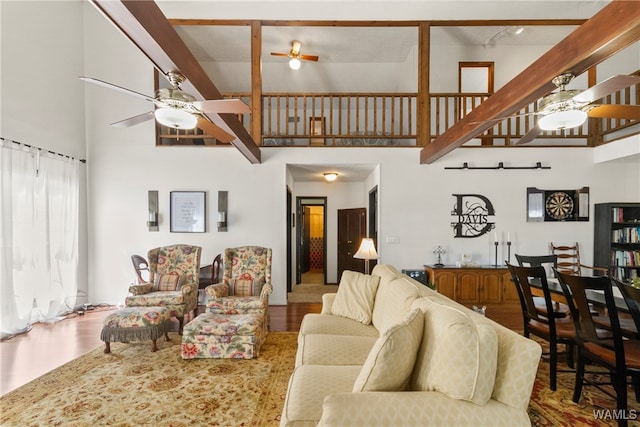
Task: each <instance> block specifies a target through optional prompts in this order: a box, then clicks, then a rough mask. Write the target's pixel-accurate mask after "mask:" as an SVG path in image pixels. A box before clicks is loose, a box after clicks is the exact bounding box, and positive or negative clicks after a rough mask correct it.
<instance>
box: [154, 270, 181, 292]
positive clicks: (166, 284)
mask: <svg viewBox="0 0 640 427" xmlns="http://www.w3.org/2000/svg"><path fill="white" fill-rule="evenodd" d="M179 283H180V275H178V274H156V275H155V277H154V280H153V290H154V291H175V290H177V289H178V284H179Z"/></svg>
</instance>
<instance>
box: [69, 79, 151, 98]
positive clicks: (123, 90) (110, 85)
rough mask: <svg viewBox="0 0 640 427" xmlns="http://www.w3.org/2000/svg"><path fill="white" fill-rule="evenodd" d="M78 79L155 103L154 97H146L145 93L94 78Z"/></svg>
mask: <svg viewBox="0 0 640 427" xmlns="http://www.w3.org/2000/svg"><path fill="white" fill-rule="evenodd" d="M78 78H79V79H80V80H84V81H85V82H88V83H93V84H95V85H98V86H103V87H106V88H109V89H113V90H117V91H118V92H121V93H124V94H127V95H133V96H136V97H138V98H142V99H145V100H147V101H149V102H154V101H155V99H154V98H153V97H151V96H147V95H145V94H143V93H140V92H136V91H134V90H131V89H127V88H124V87H121V86H118V85H114V84H113V83H109V82H105V81H103V80H99V79H94V78H93V77H78Z"/></svg>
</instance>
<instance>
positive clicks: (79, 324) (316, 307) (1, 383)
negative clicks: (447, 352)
mask: <svg viewBox="0 0 640 427" xmlns="http://www.w3.org/2000/svg"><path fill="white" fill-rule="evenodd" d="M115 309H116V307H114V308H113V309H101V310H94V311H89V312H87V314H85V315H84V316H75V315H73V316H71V317H69V318H67V319H65V320H62V321H60V322H57V323H54V324H36V325H34V326H33V329H32V330H31V332H29V333H27V334H22V335H18V336H16V337H14V338H11V339H8V340H5V341H2V342H1V343H0V359H1V371H0V394H2V395H4V394H6V393H8V392H9V391H11V390H14V389H16V388H18V387H20V386H21V385H23V384H26V383H28V382H29V381H32V380H34V379H35V378H37V377H39V376H41V375H43V374H45V373H47V372H49V371H51V370H53V369H55V368H57V367H58V366H61V365H63V364H65V363H67V362H69V361H71V360H73V359H75V358H77V357H79V356H82V355H83V354H85V353H88V352H89V351H91V350H93V349H94V348H96V347H98V346H101V345H104V343H102V341H100V331H101V329H102V322H103V320H104V319H105V317H107V316H108V315H109V314H110V313H112V310H115ZM321 309H322V304H317V303H290V304H288V305H286V306H285V305H277V306H271V307H270V315H271V328H270V329H271V330H272V331H294V332H297V331H299V330H300V323H301V322H302V318H303V317H304V315H305V314H307V313H320V310H321ZM487 317H489V318H491V319H493V320H495V321H496V322H498V323H501V324H502V325H504V326H506V327H508V328H510V329H514V330H517V331H518V330H519V331H521V330H522V314H521V312H520V307H519V305H517V304H513V305H511V304H495V305H491V306H487ZM174 327H175V330H176V331H177V330H178V324H177V321H176V322H175V325H174ZM170 336H171V338H172V339H179V338H177V336H176V334H175V333H172V334H170Z"/></svg>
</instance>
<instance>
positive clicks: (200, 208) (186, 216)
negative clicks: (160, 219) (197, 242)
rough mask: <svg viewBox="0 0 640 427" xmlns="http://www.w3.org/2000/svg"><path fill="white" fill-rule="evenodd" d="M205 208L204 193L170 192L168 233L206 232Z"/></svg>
mask: <svg viewBox="0 0 640 427" xmlns="http://www.w3.org/2000/svg"><path fill="white" fill-rule="evenodd" d="M206 206H207V204H206V193H205V192H204V191H172V192H171V224H170V231H171V232H172V233H204V232H205V231H207V227H206V218H207V215H206V213H207V208H206Z"/></svg>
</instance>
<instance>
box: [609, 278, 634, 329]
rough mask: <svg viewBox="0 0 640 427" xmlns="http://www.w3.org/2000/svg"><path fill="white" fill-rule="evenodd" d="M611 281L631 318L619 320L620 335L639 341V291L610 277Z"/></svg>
mask: <svg viewBox="0 0 640 427" xmlns="http://www.w3.org/2000/svg"><path fill="white" fill-rule="evenodd" d="M611 279H612V280H613V283H615V285H616V286H617V287H618V289H619V290H620V293H621V294H622V297H623V298H624V302H625V303H626V304H627V307H628V308H629V315H630V317H631V319H628V318H620V328H621V329H622V334H623V335H624V336H627V337H630V338H638V339H640V289H639V288H634V287H633V286H631V285H628V284H626V283H624V282H621V281H620V280H618V279H616V278H613V277H612V278H611Z"/></svg>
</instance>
